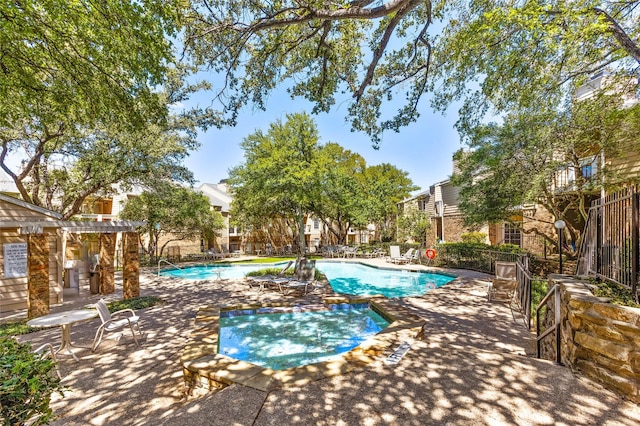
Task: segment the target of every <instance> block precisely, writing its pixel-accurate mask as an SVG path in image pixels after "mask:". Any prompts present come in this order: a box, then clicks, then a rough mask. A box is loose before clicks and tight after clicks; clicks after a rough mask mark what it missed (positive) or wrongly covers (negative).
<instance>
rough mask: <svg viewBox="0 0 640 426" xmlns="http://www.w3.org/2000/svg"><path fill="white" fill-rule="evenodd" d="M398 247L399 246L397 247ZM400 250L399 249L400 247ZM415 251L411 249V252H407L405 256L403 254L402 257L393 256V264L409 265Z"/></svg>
mask: <svg viewBox="0 0 640 426" xmlns="http://www.w3.org/2000/svg"><path fill="white" fill-rule="evenodd" d="M396 247H397V246H396ZM398 248H399V247H398ZM413 250H414V249H412V248H410V249H409V250H407V251H406V253H405V254H403V255H402V256H396V257H394V256H393V255H392V256H391V262H392V263H397V264H404V263H409V262H411V257H412V256H413Z"/></svg>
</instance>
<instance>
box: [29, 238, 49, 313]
mask: <svg viewBox="0 0 640 426" xmlns="http://www.w3.org/2000/svg"><path fill="white" fill-rule="evenodd" d="M27 259H28V260H27V262H28V263H27V269H28V270H27V293H28V298H27V317H28V318H35V317H40V316H42V315H46V314H48V313H49V242H48V241H47V236H46V235H45V234H31V235H29V237H28V241H27Z"/></svg>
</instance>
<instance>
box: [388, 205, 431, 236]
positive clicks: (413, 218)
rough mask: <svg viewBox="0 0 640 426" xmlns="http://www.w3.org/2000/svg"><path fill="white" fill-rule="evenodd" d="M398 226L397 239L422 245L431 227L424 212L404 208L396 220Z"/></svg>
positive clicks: (413, 208) (412, 208)
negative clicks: (409, 240)
mask: <svg viewBox="0 0 640 426" xmlns="http://www.w3.org/2000/svg"><path fill="white" fill-rule="evenodd" d="M396 223H397V226H398V239H399V240H408V239H411V240H413V241H414V242H418V243H423V242H424V241H425V239H426V236H427V231H428V230H429V228H430V227H431V222H430V221H429V218H428V217H427V213H426V212H425V211H421V210H418V209H417V208H415V207H408V206H405V209H404V210H403V211H402V213H401V214H400V215H399V216H398V218H397V220H396Z"/></svg>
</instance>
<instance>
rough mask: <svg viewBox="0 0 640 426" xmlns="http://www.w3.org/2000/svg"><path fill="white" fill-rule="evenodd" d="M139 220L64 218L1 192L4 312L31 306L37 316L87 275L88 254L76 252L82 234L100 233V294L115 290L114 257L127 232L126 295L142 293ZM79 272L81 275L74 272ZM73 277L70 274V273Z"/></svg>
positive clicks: (0, 306) (31, 313)
mask: <svg viewBox="0 0 640 426" xmlns="http://www.w3.org/2000/svg"><path fill="white" fill-rule="evenodd" d="M140 225H142V223H140V222H128V221H108V222H81V221H69V220H61V216H60V215H59V214H58V213H56V212H53V211H50V210H47V209H44V208H42V207H39V206H36V205H34V204H31V203H27V202H25V201H22V200H19V199H17V198H13V197H9V196H6V195H3V194H0V246H1V247H0V311H2V312H6V311H11V310H16V309H27V310H28V317H29V318H33V317H37V316H41V315H44V314H47V313H49V306H50V305H51V304H59V303H62V302H63V301H64V294H65V291H64V290H65V277H64V275H65V272H66V273H67V278H66V283H67V285H69V284H72V285H73V284H75V286H79V280H80V279H82V278H85V279H86V278H87V277H88V276H89V275H90V274H89V268H90V259H89V254H88V253H87V252H86V250H85V251H82V250H74V249H73V247H74V246H77V244H78V243H77V242H78V241H79V240H80V239H81V238H80V235H81V234H88V233H91V234H97V235H98V244H97V251H98V253H96V254H98V256H97V259H98V265H97V268H96V269H95V271H96V273H97V274H98V276H97V277H96V278H97V279H98V281H97V288H96V291H95V292H99V293H101V294H109V293H113V292H114V291H115V286H114V258H115V248H116V241H117V238H118V234H119V233H122V246H123V297H124V298H125V299H128V298H132V297H138V296H139V295H140V284H139V271H140V266H139V258H138V256H139V253H138V235H137V233H136V232H135V229H136V227H137V226H140ZM74 272H77V274H74ZM69 275H71V278H70V277H69Z"/></svg>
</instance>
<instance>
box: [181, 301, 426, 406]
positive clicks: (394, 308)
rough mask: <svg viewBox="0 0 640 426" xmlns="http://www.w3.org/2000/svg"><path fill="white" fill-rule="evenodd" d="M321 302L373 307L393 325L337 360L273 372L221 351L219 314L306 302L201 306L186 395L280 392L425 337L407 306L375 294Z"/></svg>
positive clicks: (185, 359) (186, 358)
mask: <svg viewBox="0 0 640 426" xmlns="http://www.w3.org/2000/svg"><path fill="white" fill-rule="evenodd" d="M322 301H323V303H325V304H337V303H370V304H371V305H372V306H374V308H375V309H377V310H379V311H380V312H381V313H382V314H383V316H386V317H387V318H388V319H389V320H391V321H390V322H391V323H390V324H389V326H388V327H387V328H385V329H384V330H381V331H380V332H379V333H377V334H376V335H375V336H373V337H371V338H369V339H367V340H366V341H365V342H363V343H361V344H360V345H359V346H357V347H355V348H354V349H352V350H350V351H349V352H346V353H344V354H342V356H341V357H339V358H337V359H333V360H330V361H323V362H318V363H314V364H308V365H303V366H299V367H294V368H289V369H286V370H272V369H270V368H265V367H261V366H258V365H255V364H251V363H249V362H246V361H240V360H237V359H234V358H231V357H228V356H226V355H223V354H219V353H218V352H217V351H218V330H219V324H220V311H221V310H234V309H259V308H264V307H295V306H301V305H304V303H300V302H297V303H294V302H285V301H283V302H270V303H255V304H242V305H233V306H215V305H203V306H201V307H200V308H199V310H198V313H197V315H196V320H195V329H194V330H193V332H192V333H191V335H190V342H189V343H188V344H187V345H186V346H185V348H184V350H183V353H182V356H181V357H180V364H181V365H182V371H183V376H184V382H185V386H186V388H187V393H188V395H190V396H200V395H204V394H207V393H209V392H213V391H217V390H220V389H223V388H225V387H227V386H229V385H232V384H234V383H237V384H241V385H243V386H247V387H250V388H253V389H257V390H260V391H264V392H268V391H269V390H272V389H276V388H287V387H297V386H301V385H305V384H307V383H311V382H313V381H316V380H321V379H324V378H327V377H332V376H336V375H341V374H347V373H350V372H352V371H356V370H360V369H362V368H365V367H366V366H368V365H369V364H371V363H373V362H375V361H378V360H382V358H383V356H384V355H385V354H390V353H391V352H392V346H393V347H395V346H397V345H399V344H400V343H402V342H403V341H411V340H412V339H419V338H421V337H422V330H423V326H424V324H425V321H424V320H423V319H422V318H420V317H418V316H417V315H414V314H412V313H410V312H409V311H408V310H407V309H406V308H403V307H402V306H399V305H397V304H394V303H392V300H391V299H387V298H385V297H376V296H373V297H346V296H328V297H324V298H323V300H322Z"/></svg>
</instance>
